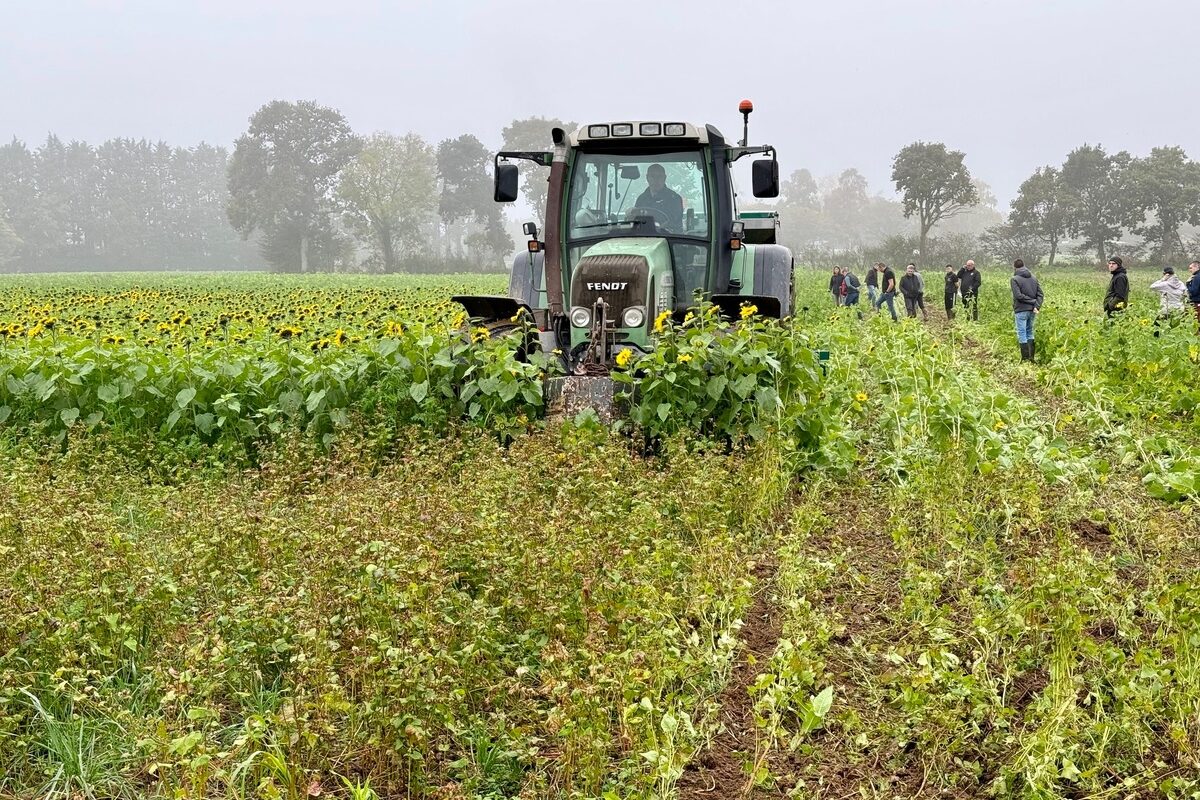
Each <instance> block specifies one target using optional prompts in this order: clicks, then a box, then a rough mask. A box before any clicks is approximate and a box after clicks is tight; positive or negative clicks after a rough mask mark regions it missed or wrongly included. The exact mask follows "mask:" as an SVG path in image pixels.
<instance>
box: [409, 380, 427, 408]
mask: <svg viewBox="0 0 1200 800" xmlns="http://www.w3.org/2000/svg"><path fill="white" fill-rule="evenodd" d="M428 394H429V381H421V382H420V383H414V384H413V385H412V386H410V387H408V396H409V397H411V398H412V399H413V402H414V403H420V402H422V401H424V399H425V397H426V396H427V395H428Z"/></svg>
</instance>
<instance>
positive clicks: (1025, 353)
mask: <svg viewBox="0 0 1200 800" xmlns="http://www.w3.org/2000/svg"><path fill="white" fill-rule="evenodd" d="M1018 344H1020V345H1021V360H1022V361H1028V360H1029V342H1019V343H1018Z"/></svg>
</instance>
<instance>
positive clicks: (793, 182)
mask: <svg viewBox="0 0 1200 800" xmlns="http://www.w3.org/2000/svg"><path fill="white" fill-rule="evenodd" d="M780 189H781V191H780V193H779V194H780V202H781V203H785V204H787V205H790V206H794V207H795V208H803V209H808V210H810V211H819V210H820V209H821V191H820V189H819V188H818V187H817V181H816V179H814V178H813V175H812V173H811V172H809V171H808V170H807V169H798V170H795V171H793V172H792V174H791V175H789V176H788V179H787V180H786V181H784V182H783V186H782V187H780Z"/></svg>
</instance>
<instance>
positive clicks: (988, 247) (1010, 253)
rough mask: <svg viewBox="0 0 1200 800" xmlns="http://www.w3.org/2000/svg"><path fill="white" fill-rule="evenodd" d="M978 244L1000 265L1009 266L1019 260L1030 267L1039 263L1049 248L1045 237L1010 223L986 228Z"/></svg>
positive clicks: (1030, 229) (1031, 229)
mask: <svg viewBox="0 0 1200 800" xmlns="http://www.w3.org/2000/svg"><path fill="white" fill-rule="evenodd" d="M979 244H980V245H981V246H982V247H983V249H984V252H986V253H987V254H988V255H990V256H992V257H994V258H995V259H996V260H998V261H1000V262H1001V263H1002V264H1011V263H1012V262H1013V261H1015V260H1017V259H1018V258H1019V259H1022V260H1023V261H1024V262H1025V264H1026V266H1030V267H1032V266H1034V265H1036V264H1037V263H1038V262H1040V261H1041V260H1042V258H1043V257H1044V256H1045V255H1046V251H1047V249H1048V248H1049V243H1048V242H1047V240H1046V237H1044V236H1042V235H1041V234H1040V233H1038V232H1037V231H1035V230H1034V229H1033V228H1027V227H1021V226H1019V225H1013V224H1011V223H1010V224H1006V225H996V226H994V227H991V228H988V229H987V230H986V231H984V232H983V234H982V235H981V236H980V237H979ZM1050 263H1051V264H1053V263H1054V262H1053V261H1051V262H1050Z"/></svg>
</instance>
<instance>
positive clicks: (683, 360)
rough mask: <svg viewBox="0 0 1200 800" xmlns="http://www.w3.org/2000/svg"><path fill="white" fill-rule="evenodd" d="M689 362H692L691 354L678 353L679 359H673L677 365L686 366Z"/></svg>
mask: <svg viewBox="0 0 1200 800" xmlns="http://www.w3.org/2000/svg"><path fill="white" fill-rule="evenodd" d="M691 360H692V354H691V353H680V354H679V357H678V358H676V359H675V363H677V364H686V363H688V362H689V361H691Z"/></svg>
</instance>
